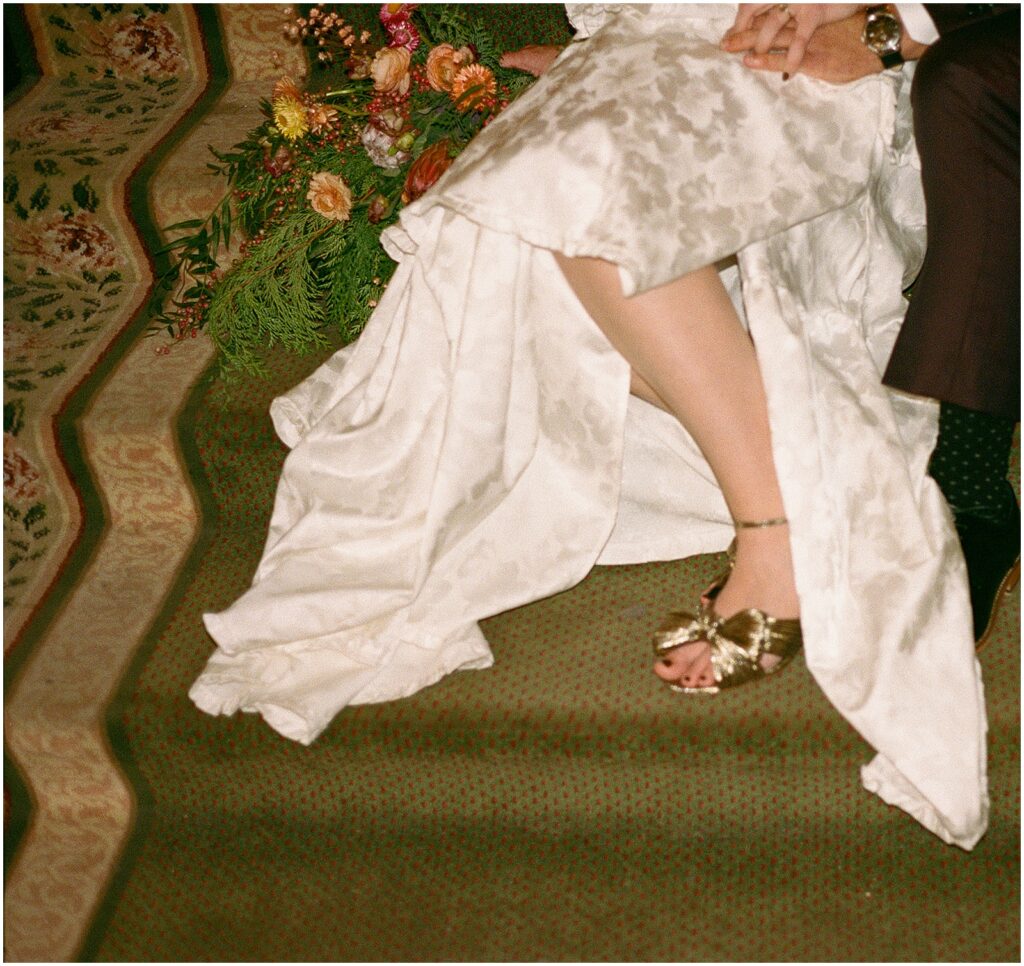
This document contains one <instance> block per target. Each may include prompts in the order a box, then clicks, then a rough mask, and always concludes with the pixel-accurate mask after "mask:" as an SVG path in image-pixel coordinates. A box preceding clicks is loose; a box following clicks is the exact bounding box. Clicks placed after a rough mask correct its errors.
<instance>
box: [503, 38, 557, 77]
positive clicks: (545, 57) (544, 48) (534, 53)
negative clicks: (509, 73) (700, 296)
mask: <svg viewBox="0 0 1024 966" xmlns="http://www.w3.org/2000/svg"><path fill="white" fill-rule="evenodd" d="M561 52H562V48H561V47H555V46H554V45H552V44H527V46H525V47H521V48H520V49H519V50H510V51H509V52H508V53H507V54H502V55H501V60H500V61H499V63H500V64H501V66H502V67H511V68H513V69H515V70H525V71H526V73H528V74H533V76H534V77H540V75H541V74H543V73H544V72H545V71H546V70H547V69H548V68H549V67H550V66H551V65H552V64H553V63H554V62H555V58H556V57H558V55H559V54H560V53H561Z"/></svg>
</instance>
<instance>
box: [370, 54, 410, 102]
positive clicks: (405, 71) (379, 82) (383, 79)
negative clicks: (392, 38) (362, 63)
mask: <svg viewBox="0 0 1024 966" xmlns="http://www.w3.org/2000/svg"><path fill="white" fill-rule="evenodd" d="M411 60H412V54H411V53H409V51H408V50H406V49H405V48H404V47H383V48H381V49H380V50H378V51H377V54H376V56H375V57H374V58H373V63H372V64H370V76H372V77H373V89H374V90H375V91H381V92H383V93H387V92H389V91H396V92H397V93H399V94H405V93H407V92H408V90H409V63H410V62H411Z"/></svg>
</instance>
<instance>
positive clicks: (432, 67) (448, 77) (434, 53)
mask: <svg viewBox="0 0 1024 966" xmlns="http://www.w3.org/2000/svg"><path fill="white" fill-rule="evenodd" d="M472 63H473V51H472V50H470V49H469V48H468V47H460V48H459V49H458V50H456V49H455V48H454V47H453V46H452V45H451V44H438V45H437V46H436V47H435V48H434V49H433V50H431V52H430V53H429V54H428V55H427V83H428V84H430V86H431V87H432V88H433V89H434V90H435V91H444V92H445V93H448V92H449V91H451V89H452V82H453V81H454V80H455V75H456V73H458V71H459V69H460V68H462V67H468V66H469V65H470V64H472Z"/></svg>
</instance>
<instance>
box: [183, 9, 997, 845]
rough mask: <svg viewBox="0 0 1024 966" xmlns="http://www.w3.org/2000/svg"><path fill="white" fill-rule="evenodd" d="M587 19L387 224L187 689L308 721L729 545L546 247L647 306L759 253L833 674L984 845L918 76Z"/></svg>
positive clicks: (672, 440)
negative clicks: (369, 275) (259, 540)
mask: <svg viewBox="0 0 1024 966" xmlns="http://www.w3.org/2000/svg"><path fill="white" fill-rule="evenodd" d="M709 6H710V9H709ZM573 15H574V18H575V22H576V25H577V27H578V28H579V31H580V33H579V35H578V36H587V35H588V34H589V35H590V36H589V39H586V40H585V41H584V42H581V43H574V44H572V45H571V46H570V47H569V49H568V50H567V51H566V52H565V53H564V54H563V55H562V56H561V57H560V59H559V60H558V61H557V63H556V64H555V65H554V66H553V67H552V69H551V70H550V71H549V73H548V74H547V75H545V76H544V77H543V78H542V79H541V80H540V81H539V82H538V83H537V84H536V85H534V87H532V88H531V90H530V91H529V92H527V94H525V95H524V96H523V97H522V98H521V100H520V101H519V102H518V103H517V104H516V105H514V106H513V107H512V108H511V109H509V110H508V111H507V112H506V113H505V114H504V115H502V117H501V118H499V119H498V120H497V121H496V122H495V123H493V124H492V125H491V126H490V127H488V128H487V129H486V130H485V131H484V132H483V134H482V135H481V136H480V137H478V138H477V139H476V140H475V141H474V142H473V143H472V144H471V145H470V146H469V147H468V148H467V150H466V151H465V152H464V153H463V155H462V156H461V157H460V158H459V160H458V161H457V162H456V164H455V165H454V166H453V167H452V168H451V169H450V170H449V172H448V173H447V174H446V175H445V176H444V178H443V179H442V181H441V182H439V184H438V185H437V186H436V187H435V189H434V190H433V191H431V192H429V193H428V195H427V196H425V197H424V198H422V199H421V200H420V201H418V202H416V203H415V204H413V205H411V206H409V207H408V208H407V209H406V210H405V211H404V213H403V216H402V220H401V224H400V226H395V227H394V228H392V229H390V230H389V231H388V232H387V233H386V235H385V238H384V243H385V245H386V246H387V248H388V251H389V252H390V253H391V254H392V255H394V257H395V258H396V259H397V260H398V261H399V262H400V264H399V266H398V269H397V271H396V274H395V276H394V280H393V281H392V283H391V285H390V286H389V288H388V290H387V292H386V294H385V296H384V298H383V299H382V301H381V304H380V306H379V307H378V308H377V310H376V312H375V313H374V315H373V317H372V319H371V320H370V323H369V325H368V326H367V328H366V330H365V332H364V334H363V335H362V337H361V338H360V339H359V340H358V342H357V343H356V344H355V345H354V346H353V347H350V348H349V349H346V350H344V351H342V352H341V353H339V354H338V355H337V356H336V357H335V358H333V359H331V360H330V361H329V362H327V363H326V364H325V365H323V366H322V367H321V368H320V369H318V370H317V371H316V372H315V373H314V374H313V375H312V376H311V377H310V378H309V379H307V380H306V381H305V382H303V383H302V384H301V385H299V386H298V387H297V388H296V389H294V390H293V391H292V392H290V393H288V394H287V395H286V396H283V397H281V398H280V399H278V400H276V401H275V403H274V405H273V407H272V414H273V418H274V422H275V426H276V428H277V430H278V432H279V434H280V436H281V438H282V439H283V440H284V441H285V442H286V443H287V444H288V445H289V446H290V447H292V451H291V453H290V455H289V457H288V459H287V461H286V463H285V468H284V472H283V475H282V478H281V482H280V486H279V489H278V493H277V500H276V503H275V507H274V514H273V519H272V522H271V526H270V534H269V537H268V540H267V545H266V549H265V552H264V556H263V559H262V561H261V562H260V565H259V568H258V570H257V572H256V575H255V577H254V579H253V585H252V588H251V589H250V590H249V591H248V592H246V593H245V594H244V595H243V596H242V597H241V598H240V599H239V600H238V601H236V602H235V603H234V604H233V605H232V606H230V607H229V608H228V609H227V610H224V611H222V612H220V613H218V614H208V615H207V616H206V625H207V627H208V629H209V631H210V633H211V635H212V636H213V637H214V639H215V640H216V641H217V643H218V645H219V647H218V650H217V651H216V653H215V654H214V655H213V657H212V658H211V659H210V662H209V664H208V665H207V667H206V669H205V670H204V672H203V673H202V675H201V676H200V677H199V679H198V680H197V681H196V683H195V685H194V686H193V688H192V690H191V696H192V698H193V700H194V701H195V702H196V704H198V705H199V707H200V708H202V709H203V710H205V711H208V712H210V713H214V714H230V713H232V712H234V711H236V710H238V709H242V710H245V711H258V712H259V713H260V714H262V715H263V717H264V718H265V719H266V721H267V722H268V723H269V724H270V725H271V727H273V728H275V729H277V730H278V731H279V732H281V733H282V734H283V735H286V736H287V737H289V738H293V739H295V740H297V741H301V742H311V741H312V740H313V739H314V738H316V736H317V735H318V734H319V733H320V732H321V731H322V730H323V728H325V727H326V726H327V724H328V723H329V722H330V720H331V719H332V718H333V717H334V715H335V714H336V713H337V712H338V711H339V710H340V709H341V708H343V707H344V706H345V705H347V704H355V703H360V702H370V701H386V700H391V699H394V698H399V697H402V696H404V695H408V694H411V693H413V692H414V691H417V690H418V689H420V688H422V687H424V686H426V685H428V684H431V683H433V682H435V681H437V680H438V679H439V678H440V677H442V676H443V675H445V674H447V673H449V672H451V671H454V670H457V669H465V668H485V667H488V666H489V665H490V664H491V661H492V658H491V653H490V650H489V649H488V646H487V642H486V641H485V640H484V638H483V636H482V634H481V633H480V630H479V628H478V627H477V624H476V622H477V621H478V620H479V619H482V618H484V617H487V616H489V615H493V614H495V613H498V612H500V611H503V610H506V609H508V608H512V607H515V606H518V605H521V604H524V603H526V602H528V601H531V600H535V599H537V598H540V597H543V596H546V595H548V594H552V593H555V592H557V591H560V590H563V589H565V588H567V587H570V586H572V585H573V584H575V583H576V582H578V581H579V580H581V579H582V578H583V577H584V576H585V575H586V574H587V572H588V571H589V570H590V569H591V567H592V566H593V565H594V564H595V563H627V562H639V561H646V560H654V559H666V558H676V557H682V556H686V555H690V554H695V553H701V552H708V551H713V550H721V549H722V548H723V547H725V545H726V544H727V543H728V542H729V539H730V538H731V535H732V529H731V527H730V525H729V520H728V514H727V513H726V510H725V507H724V504H723V501H722V498H721V495H720V493H719V492H718V489H717V487H716V485H715V483H714V479H713V477H712V475H711V473H710V471H709V469H708V467H707V465H706V464H705V462H704V460H703V459H702V458H701V456H700V454H699V452H698V451H697V450H696V448H695V446H694V445H693V443H692V441H691V440H690V439H689V438H688V437H687V435H686V434H685V433H684V432H683V430H682V429H681V428H680V427H679V425H678V424H677V423H676V422H675V420H673V419H672V418H670V417H669V416H667V415H666V414H664V413H662V412H660V411H659V410H656V409H654V408H653V407H650V406H648V405H646V404H645V403H642V402H640V401H639V400H636V399H633V398H631V397H629V395H628V384H629V372H628V367H627V365H626V363H625V361H624V360H623V359H622V358H621V357H620V356H619V355H618V354H617V353H616V352H615V351H614V350H613V349H612V348H611V347H610V346H609V344H608V342H607V341H606V339H605V338H604V336H603V335H602V334H601V333H600V331H599V330H598V329H597V328H596V326H595V325H594V324H593V323H592V322H591V320H590V319H589V317H588V316H587V315H586V314H585V312H584V311H583V309H582V307H581V306H580V304H579V303H578V301H577V300H576V298H575V296H574V295H573V293H572V292H571V290H570V289H569V288H568V286H567V284H566V283H565V281H564V279H563V278H562V276H561V274H560V272H559V271H558V269H557V267H556V265H555V262H554V259H553V256H552V254H551V250H552V249H556V250H560V251H562V252H566V253H568V254H570V255H592V256H598V257H602V258H605V259H608V260H610V261H613V262H616V263H617V264H619V265H620V266H621V277H622V281H623V286H624V289H625V291H626V294H632V293H634V292H638V291H642V290H645V289H647V288H650V287H652V286H656V285H659V284H661V283H664V282H666V281H668V280H670V279H672V278H675V277H677V276H679V275H681V274H683V273H684V272H687V271H689V270H691V269H694V268H696V267H699V266H701V265H706V264H709V263H712V262H717V261H718V260H719V259H722V258H723V257H725V256H728V255H730V254H732V253H734V252H735V253H738V264H739V272H738V274H737V271H736V269H735V268H733V269H730V270H727V271H726V272H725V275H726V278H727V282H728V283H729V284H730V285H731V290H732V291H733V292H734V295H735V299H736V301H737V304H738V305H739V306H740V309H741V311H742V312H743V313H744V314H745V317H746V319H747V321H748V323H749V327H750V331H751V333H752V336H753V338H754V340H755V343H756V346H757V352H758V357H759V359H760V362H761V365H762V369H763V372H764V381H765V386H766V390H767V395H768V403H769V410H770V418H771V427H772V436H773V445H774V451H775V460H776V465H777V469H778V474H779V477H780V483H781V486H782V493H783V497H784V500H785V504H786V511H787V514H788V516H789V519H790V521H791V533H792V543H793V555H794V563H795V567H796V578H797V585H798V589H799V593H800V598H801V609H802V621H803V629H804V638H805V642H806V644H805V650H806V658H807V664H808V667H809V668H810V670H811V672H812V674H813V675H814V677H815V679H816V680H817V682H818V684H819V685H820V686H821V688H822V689H823V691H824V692H825V694H826V695H827V696H828V697H829V699H830V700H831V702H832V703H833V704H834V706H835V707H836V708H837V710H838V711H839V712H840V713H841V714H843V715H844V716H845V717H846V718H847V720H849V721H850V722H851V724H852V725H853V726H854V727H855V728H856V729H857V730H858V731H859V732H860V733H861V734H862V735H863V736H864V737H865V738H866V739H867V741H869V742H870V743H871V745H872V746H873V747H874V748H875V749H876V750H877V752H878V754H877V756H876V757H875V759H874V760H873V761H872V762H871V763H870V764H868V765H867V766H865V767H864V769H863V781H864V784H865V785H866V786H867V787H868V788H869V789H871V790H872V791H875V792H877V793H878V794H879V795H881V796H882V797H883V798H884V799H885V800H886V801H889V802H892V803H893V804H896V805H899V806H901V807H903V808H904V809H906V810H907V811H909V812H910V813H911V814H913V815H914V816H915V817H916V818H917V819H919V820H920V821H921V822H922V823H923V824H924V825H925V826H927V827H928V828H929V829H931V830H932V831H934V832H935V833H936V834H938V835H939V836H941V837H942V838H943V839H944V840H945V841H947V842H951V843H956V844H958V845H960V846H963V847H965V848H970V847H972V846H973V845H974V843H975V842H976V841H977V840H978V838H980V836H981V834H982V833H983V832H984V829H985V824H986V820H987V796H986V785H985V742H984V738H985V718H984V704H983V695H982V688H981V680H980V674H979V669H978V666H977V662H976V660H975V656H974V648H973V640H972V635H971V621H970V614H969V602H968V597H967V591H966V583H965V577H964V572H963V564H962V560H961V558H960V556H959V553H958V550H957V544H956V539H955V536H954V533H953V530H952V527H951V525H950V519H949V515H948V512H947V510H946V507H945V505H944V503H943V500H942V498H941V496H940V494H939V492H938V490H937V488H936V486H935V485H934V483H933V482H932V481H931V480H930V479H929V478H928V477H927V476H926V474H925V469H926V465H927V460H928V455H929V452H930V450H931V448H932V445H933V443H934V437H935V426H936V412H935V406H934V404H932V403H930V402H928V401H924V400H917V399H910V398H907V397H900V396H897V395H895V394H892V393H890V392H889V391H887V390H885V389H884V388H883V387H882V386H881V384H880V377H879V373H880V372H881V369H882V368H883V366H884V363H885V360H886V359H887V357H888V354H889V350H890V347H891V344H892V341H893V339H894V337H895V334H896V330H897V328H898V326H899V323H900V320H901V319H902V315H903V311H904V304H903V300H902V296H901V294H900V292H901V287H902V285H903V284H904V282H905V281H907V280H909V278H912V277H913V273H914V271H915V270H916V268H917V265H918V263H919V259H920V255H921V249H922V245H923V242H924V233H923V205H922V200H921V196H920V186H919V177H918V173H917V171H916V168H915V165H916V157H915V154H914V150H913V144H912V141H911V136H910V131H909V118H908V113H907V112H908V105H907V103H906V90H905V88H906V86H907V83H908V82H907V78H905V77H901V76H900V75H891V73H890V74H888V75H886V76H882V75H878V76H874V77H870V78H866V79H864V80H863V81H860V82H857V83H854V84H851V85H847V86H844V87H830V86H828V85H825V84H822V83H819V82H817V81H813V80H811V79H808V78H805V77H802V76H799V75H798V76H796V77H794V78H793V79H792V80H791V81H789V82H788V83H783V82H782V80H781V78H780V77H779V76H778V75H767V74H759V73H755V72H751V71H748V70H746V69H745V68H743V67H742V65H741V64H740V62H739V60H738V59H737V58H734V57H732V56H729V55H726V54H723V53H722V52H721V51H720V50H719V48H718V38H719V37H720V36H721V34H722V33H723V32H724V30H725V29H726V28H727V27H728V26H729V24H730V23H731V21H732V18H733V15H734V11H733V10H732V9H731V8H730V7H728V6H720V5H718V6H716V5H688V6H672V5H654V6H653V7H652V8H650V9H648V8H646V7H638V8H631V7H621V6H619V7H615V6H612V7H610V8H609V9H608V10H606V9H605V8H603V7H598V6H592V5H589V6H584V7H580V8H577V9H576V10H574V11H573ZM680 603H683V602H682V601H681V602H680ZM638 646H642V642H638ZM652 686H654V685H653V684H652ZM754 686H756V685H754Z"/></svg>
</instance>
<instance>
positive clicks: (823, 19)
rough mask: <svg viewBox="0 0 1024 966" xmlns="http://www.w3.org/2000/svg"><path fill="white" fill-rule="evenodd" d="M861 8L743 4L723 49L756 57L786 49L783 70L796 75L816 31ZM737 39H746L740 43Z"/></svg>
mask: <svg viewBox="0 0 1024 966" xmlns="http://www.w3.org/2000/svg"><path fill="white" fill-rule="evenodd" d="M859 9H860V7H859V6H858V5H857V4H855V3H794V4H793V5H792V6H791V5H790V4H788V3H741V4H740V5H739V11H738V12H737V14H736V20H735V22H734V23H733V25H732V27H731V28H730V29H729V31H728V32H727V33H726V35H725V36H724V37H723V38H722V47H723V48H724V49H725V50H729V51H732V52H734V53H737V52H739V51H741V50H752V51H753V52H754V53H755V54H767V53H768V52H769V51H770V50H783V51H784V57H783V67H782V68H781V69H782V70H783V71H784V72H786V73H787V74H795V73H796V72H797V70H798V69H799V67H800V65H801V64H802V63H803V59H804V55H805V52H806V50H807V45H808V44H809V43H810V41H811V38H812V37H813V36H814V33H815V31H817V30H819V29H820V28H821V27H823V26H824V25H826V24H829V23H835V22H836V21H839V20H845V19H846V18H847V17H851V16H853V15H854V14H855V13H856V12H857V11H858V10H859ZM737 37H741V38H742V40H740V41H737V40H736V38H737ZM782 38H784V42H782ZM737 44H741V46H740V45H737Z"/></svg>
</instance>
